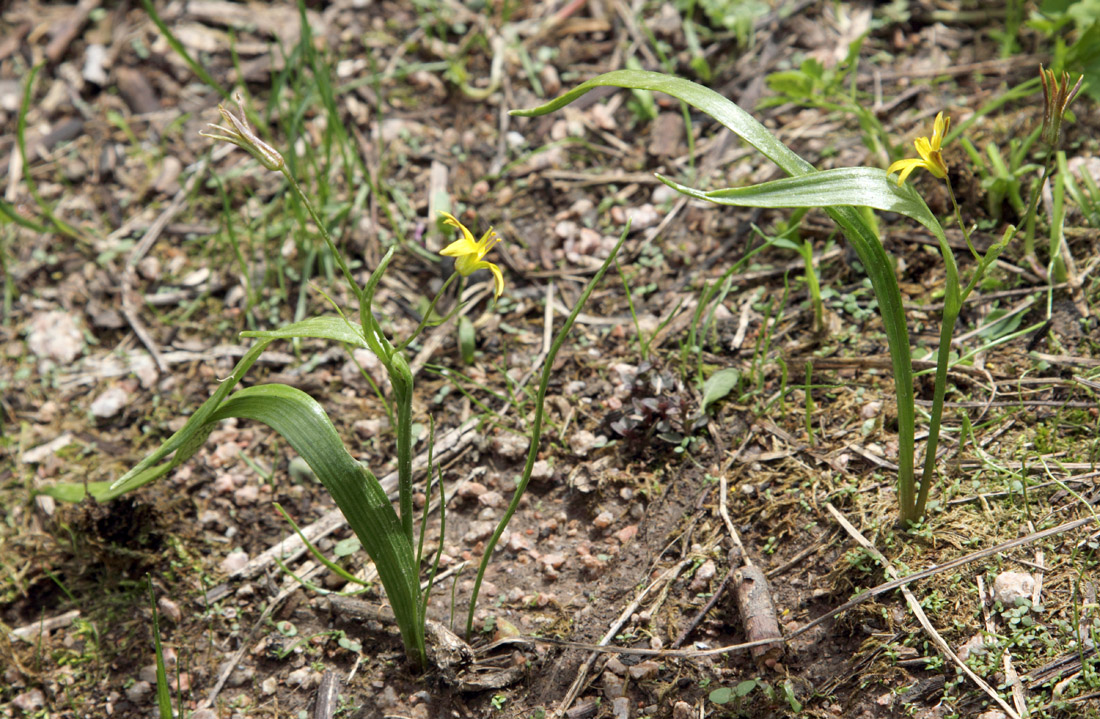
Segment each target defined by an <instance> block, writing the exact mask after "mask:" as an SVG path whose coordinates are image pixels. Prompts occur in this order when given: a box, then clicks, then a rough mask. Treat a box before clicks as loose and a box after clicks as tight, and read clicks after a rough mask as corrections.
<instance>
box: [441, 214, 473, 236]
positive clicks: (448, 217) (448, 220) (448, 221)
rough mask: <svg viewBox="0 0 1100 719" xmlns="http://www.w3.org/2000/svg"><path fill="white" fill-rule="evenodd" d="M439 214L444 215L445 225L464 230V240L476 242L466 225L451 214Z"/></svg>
mask: <svg viewBox="0 0 1100 719" xmlns="http://www.w3.org/2000/svg"><path fill="white" fill-rule="evenodd" d="M439 214H441V215H443V224H445V225H450V226H451V227H457V228H458V229H460V230H462V236H463V237H464V238H466V239H467V240H469V241H470V242H473V241H474V236H473V234H472V233H471V232H470V231H469V230H468V229H466V225H464V224H462V223H461V222H459V221H458V219H457V218H455V216H454V215H452V214H451V213H450V212H440V213H439Z"/></svg>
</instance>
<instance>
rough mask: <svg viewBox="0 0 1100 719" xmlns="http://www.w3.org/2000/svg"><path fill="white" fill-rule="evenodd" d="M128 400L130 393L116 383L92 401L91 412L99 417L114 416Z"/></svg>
mask: <svg viewBox="0 0 1100 719" xmlns="http://www.w3.org/2000/svg"><path fill="white" fill-rule="evenodd" d="M129 401H130V393H129V392H127V391H126V390H125V389H124V388H123V387H120V386H117V385H116V386H114V387H111V388H109V389H107V390H106V391H105V392H103V393H102V394H101V395H99V396H98V397H96V398H95V400H93V401H92V407H91V410H92V414H93V415H94V416H96V417H99V418H100V419H106V418H107V417H114V416H115V415H116V414H118V413H119V412H121V411H122V408H123V407H125V406H126V403H127V402H129Z"/></svg>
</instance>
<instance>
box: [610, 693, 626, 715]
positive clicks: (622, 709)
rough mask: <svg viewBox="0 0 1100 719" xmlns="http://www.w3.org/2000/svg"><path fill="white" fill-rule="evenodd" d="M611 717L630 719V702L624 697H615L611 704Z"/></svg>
mask: <svg viewBox="0 0 1100 719" xmlns="http://www.w3.org/2000/svg"><path fill="white" fill-rule="evenodd" d="M611 716H613V717H615V719H630V700H629V699H628V698H626V697H615V700H614V701H613V702H612V703H611Z"/></svg>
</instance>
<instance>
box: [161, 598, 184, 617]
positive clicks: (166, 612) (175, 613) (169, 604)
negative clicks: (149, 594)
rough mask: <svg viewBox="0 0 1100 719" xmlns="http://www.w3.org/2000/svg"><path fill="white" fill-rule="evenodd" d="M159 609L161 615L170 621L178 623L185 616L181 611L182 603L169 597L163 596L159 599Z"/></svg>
mask: <svg viewBox="0 0 1100 719" xmlns="http://www.w3.org/2000/svg"><path fill="white" fill-rule="evenodd" d="M157 611H159V612H160V615H161V616H162V617H163V618H165V619H167V620H168V621H170V622H176V623H178V622H179V620H180V619H181V618H182V617H183V612H181V611H180V605H178V604H176V603H175V602H173V601H172V600H171V599H169V598H168V597H161V598H159V599H158V600H157Z"/></svg>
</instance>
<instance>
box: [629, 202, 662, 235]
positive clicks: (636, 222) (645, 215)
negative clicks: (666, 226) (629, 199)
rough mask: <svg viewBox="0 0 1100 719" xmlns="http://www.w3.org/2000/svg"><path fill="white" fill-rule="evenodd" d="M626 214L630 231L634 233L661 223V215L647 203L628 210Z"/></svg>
mask: <svg viewBox="0 0 1100 719" xmlns="http://www.w3.org/2000/svg"><path fill="white" fill-rule="evenodd" d="M626 214H627V217H629V218H630V219H631V223H630V229H631V231H634V232H637V231H638V230H646V229H649V228H650V227H653V226H654V225H656V224H657V223H658V222H660V221H661V214H660V213H659V212H657V208H656V207H654V206H653V205H651V204H649V203H646V204H644V205H641V206H639V207H635V208H631V209H628V210H627V211H626Z"/></svg>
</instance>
